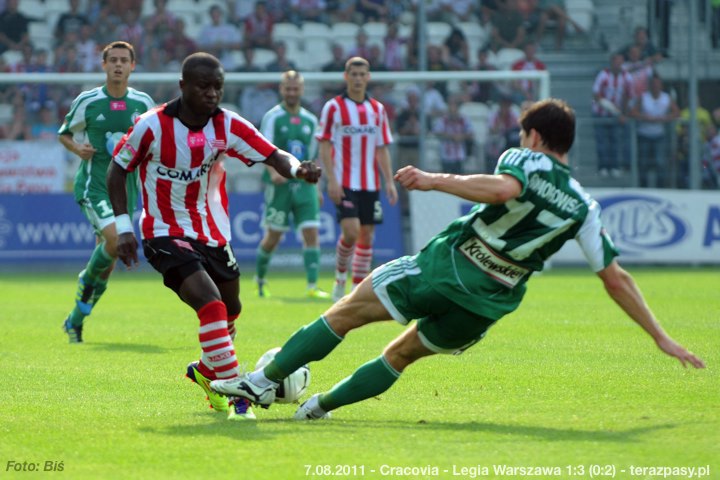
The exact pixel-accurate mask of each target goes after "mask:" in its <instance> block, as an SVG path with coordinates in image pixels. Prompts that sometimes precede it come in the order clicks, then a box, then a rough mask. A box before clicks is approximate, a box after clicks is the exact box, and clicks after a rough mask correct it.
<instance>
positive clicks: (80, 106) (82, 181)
mask: <svg viewBox="0 0 720 480" xmlns="http://www.w3.org/2000/svg"><path fill="white" fill-rule="evenodd" d="M154 106H155V102H153V100H152V98H150V96H149V95H148V94H146V93H143V92H141V91H139V90H135V89H134V88H128V89H127V93H126V94H125V96H124V97H122V98H114V97H111V96H110V95H109V94H108V92H107V88H106V87H105V86H102V87H97V88H93V89H92V90H88V91H85V92H82V93H81V94H80V95H78V96H77V98H76V99H75V100H73V103H72V105H71V106H70V111H69V112H68V114H67V115H66V116H65V121H64V122H63V124H62V126H61V127H60V130H58V134H60V135H64V134H71V135H72V136H73V139H74V140H75V141H76V142H78V143H90V144H91V145H92V146H93V147H94V148H95V150H96V152H95V154H94V155H93V157H92V160H90V161H87V162H86V161H83V162H81V163H80V167H79V168H78V171H77V173H76V175H75V188H74V190H75V199H76V200H81V199H83V198H87V197H88V196H89V191H90V190H93V191H96V192H97V191H99V192H104V193H105V194H107V188H106V186H105V175H106V174H107V169H108V165H109V164H110V160H111V158H112V153H113V150H114V149H115V145H116V144H117V142H118V141H119V140H120V139H121V138H122V136H123V135H124V134H125V133H126V132H127V131H128V129H129V128H130V127H131V126H132V125H133V124H134V122H135V119H136V118H137V117H139V116H140V115H142V114H143V113H145V112H147V111H148V110H150V109H151V108H153V107H154ZM133 179H134V176H133ZM132 184H133V185H134V184H135V182H134V180H133V182H132ZM130 185H131V182H128V186H130ZM135 188H137V187H135Z"/></svg>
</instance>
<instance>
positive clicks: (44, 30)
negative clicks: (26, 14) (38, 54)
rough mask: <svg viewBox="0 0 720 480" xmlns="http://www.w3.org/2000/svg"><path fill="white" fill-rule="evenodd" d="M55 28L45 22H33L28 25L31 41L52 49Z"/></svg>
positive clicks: (38, 46)
mask: <svg viewBox="0 0 720 480" xmlns="http://www.w3.org/2000/svg"><path fill="white" fill-rule="evenodd" d="M53 30H54V28H52V27H50V26H49V25H48V24H47V23H45V22H31V23H30V24H29V25H28V34H29V35H30V41H31V42H32V44H33V45H34V46H35V47H37V48H43V49H46V50H52V47H53V43H54V41H55V37H54V36H53Z"/></svg>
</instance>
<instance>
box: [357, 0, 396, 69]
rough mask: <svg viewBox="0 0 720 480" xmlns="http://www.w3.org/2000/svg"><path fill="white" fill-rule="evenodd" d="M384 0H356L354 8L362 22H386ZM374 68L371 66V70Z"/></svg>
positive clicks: (387, 14) (385, 3)
mask: <svg viewBox="0 0 720 480" xmlns="http://www.w3.org/2000/svg"><path fill="white" fill-rule="evenodd" d="M387 3H388V2H386V1H385V0H358V2H357V7H356V10H357V12H358V13H359V14H360V15H362V19H363V23H367V22H382V23H388V22H389V20H390V12H389V10H388V6H387ZM374 69H375V68H374V67H373V70H374Z"/></svg>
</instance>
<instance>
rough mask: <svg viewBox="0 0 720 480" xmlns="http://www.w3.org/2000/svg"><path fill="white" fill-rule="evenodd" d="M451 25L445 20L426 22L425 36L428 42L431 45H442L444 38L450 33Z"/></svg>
mask: <svg viewBox="0 0 720 480" xmlns="http://www.w3.org/2000/svg"><path fill="white" fill-rule="evenodd" d="M450 30H452V27H451V26H450V24H449V23H445V22H428V24H427V36H428V43H429V44H432V45H442V44H443V43H444V42H445V39H446V38H447V36H448V35H450Z"/></svg>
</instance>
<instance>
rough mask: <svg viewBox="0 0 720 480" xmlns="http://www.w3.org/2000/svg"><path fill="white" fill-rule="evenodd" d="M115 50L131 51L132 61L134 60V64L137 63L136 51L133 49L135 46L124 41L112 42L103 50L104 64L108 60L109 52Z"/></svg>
mask: <svg viewBox="0 0 720 480" xmlns="http://www.w3.org/2000/svg"><path fill="white" fill-rule="evenodd" d="M113 48H124V49H126V50H128V51H130V60H132V61H133V62H134V61H135V49H134V48H133V46H132V45H130V44H129V43H128V42H122V41H120V40H118V41H115V42H110V43H109V44H107V46H106V47H105V48H103V51H102V59H103V62H104V61H106V60H107V56H108V52H109V51H110V50H112V49H113Z"/></svg>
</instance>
